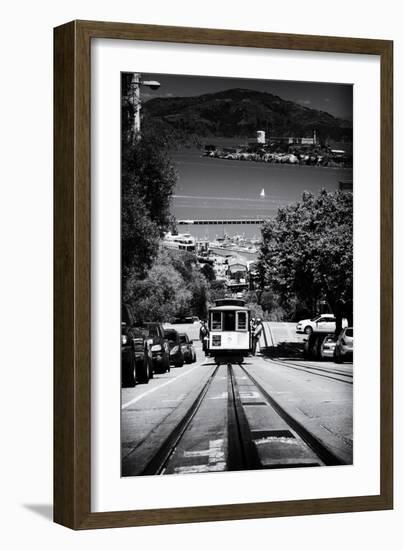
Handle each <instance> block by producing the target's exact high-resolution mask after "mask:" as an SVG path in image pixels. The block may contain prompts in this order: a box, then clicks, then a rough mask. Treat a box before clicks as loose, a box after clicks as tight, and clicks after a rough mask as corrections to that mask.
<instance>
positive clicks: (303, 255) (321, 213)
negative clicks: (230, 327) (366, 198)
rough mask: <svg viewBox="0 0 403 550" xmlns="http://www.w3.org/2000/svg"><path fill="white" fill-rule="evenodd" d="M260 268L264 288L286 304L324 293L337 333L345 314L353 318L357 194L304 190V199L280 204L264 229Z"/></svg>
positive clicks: (312, 298)
mask: <svg viewBox="0 0 403 550" xmlns="http://www.w3.org/2000/svg"><path fill="white" fill-rule="evenodd" d="M259 271H260V274H261V276H262V278H263V281H262V282H263V285H264V287H268V288H269V289H271V290H272V291H274V292H277V293H278V294H279V295H280V296H281V298H282V300H284V301H285V302H287V301H291V300H293V299H295V297H296V298H297V299H298V300H300V301H301V302H307V303H310V304H311V309H314V307H315V304H316V302H317V300H318V299H319V298H322V297H326V300H327V301H328V303H329V305H330V307H331V308H332V310H333V312H334V313H335V315H336V331H339V330H341V319H342V316H343V315H346V316H347V317H349V318H350V322H351V317H352V303H353V197H352V194H351V193H343V192H335V193H329V192H327V191H325V190H322V191H321V192H320V193H319V195H318V196H317V197H315V196H314V195H312V194H311V193H304V194H303V196H302V201H301V202H297V203H295V204H292V205H289V206H286V207H283V208H280V209H279V211H278V214H277V217H276V218H275V219H273V220H268V221H267V222H266V223H265V224H264V226H263V228H262V246H261V251H260V259H259Z"/></svg>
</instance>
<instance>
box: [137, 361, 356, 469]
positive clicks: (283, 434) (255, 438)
mask: <svg viewBox="0 0 403 550" xmlns="http://www.w3.org/2000/svg"><path fill="white" fill-rule="evenodd" d="M218 373H220V375H221V376H220V377H217V374H218ZM225 378H226V379H227V380H226V388H227V391H226V392H225V395H224V396H221V398H225V399H226V400H227V403H226V411H227V414H226V415H225V412H224V414H223V416H222V424H223V425H222V426H220V431H225V433H226V434H227V438H226V448H225V452H224V450H223V449H222V450H220V453H221V454H222V456H223V458H222V464H221V465H222V468H221V469H220V470H217V469H212V470H209V469H208V465H204V466H203V465H200V460H201V459H200V456H202V455H204V456H205V453H206V451H198V450H195V449H198V448H199V447H198V446H197V445H195V442H194V439H192V438H194V435H192V434H194V433H197V434H199V433H201V427H202V423H203V412H201V411H200V409H201V406H202V405H203V403H204V404H205V405H207V406H209V405H208V403H209V401H207V402H206V401H205V400H206V399H218V398H219V397H211V396H212V395H214V390H217V388H218V387H222V384H223V383H224V382H223V381H224V380H225ZM220 380H221V382H220ZM220 383H221V386H219V384H220ZM224 389H225V386H224ZM204 410H205V409H204ZM223 410H224V411H225V408H224V409H223ZM225 416H226V418H225ZM220 422H221V420H220ZM225 422H226V425H224V423H225ZM190 428H192V430H193V431H192V430H191V429H190ZM208 437H212V438H214V433H210V432H209V436H208ZM198 443H200V440H199V441H198ZM204 443H208V442H207V441H205V442H204ZM210 443H211V442H210ZM204 446H206V445H204ZM184 449H185V451H184ZM224 455H225V459H224ZM189 456H198V457H199V458H198V459H195V461H196V460H198V462H197V465H196V462H195V464H194V465H193V466H192V465H191V464H190V465H189V458H188V457H189ZM182 457H184V458H182ZM186 457H187V458H186ZM178 464H179V467H178V466H177V465H178ZM342 464H345V462H344V461H343V460H342V459H341V458H339V457H338V456H336V455H335V454H334V453H333V452H332V451H331V450H330V449H329V448H327V447H326V446H325V445H324V444H323V443H322V442H321V441H320V440H319V439H318V438H317V437H316V436H315V435H313V434H312V433H311V432H310V431H309V430H308V429H306V428H305V427H304V426H303V425H302V424H301V423H300V422H299V421H298V420H296V419H295V418H293V417H292V416H291V415H290V414H289V413H288V412H287V411H286V410H285V409H284V408H283V407H282V406H281V405H280V404H279V402H278V401H277V400H276V399H275V398H274V397H273V396H272V395H271V394H270V393H269V392H268V391H267V389H266V388H264V387H263V386H262V385H261V384H260V382H259V381H258V380H257V379H256V378H255V377H254V376H253V375H252V374H251V373H250V372H249V371H248V369H247V368H245V367H244V366H238V365H236V366H234V365H232V364H227V365H221V366H217V367H215V369H214V371H213V372H212V373H211V374H210V376H209V378H208V379H207V381H206V382H205V383H204V384H203V386H202V388H201V390H200V392H199V393H198V395H197V396H196V398H195V399H194V401H193V402H192V404H191V405H190V407H189V408H188V410H187V411H186V413H185V415H184V416H183V418H182V419H181V420H180V421H179V422H178V424H177V425H176V426H175V427H174V428H173V430H172V431H171V432H170V433H169V434H168V436H166V438H165V440H164V441H163V442H162V444H161V445H160V446H159V448H158V449H157V450H156V451H155V453H154V455H153V456H152V457H151V459H150V460H149V461H148V463H147V464H146V465H145V466H144V468H143V469H142V471H141V473H140V474H139V475H164V474H169V473H171V472H172V471H173V470H174V471H175V470H178V469H179V470H182V471H183V472H182V473H187V472H189V473H190V472H192V471H222V470H229V471H240V470H258V469H263V468H289V467H302V466H334V465H342ZM175 466H177V467H176V468H175ZM192 467H193V468H196V470H192ZM168 468H169V469H170V471H167V470H168ZM197 468H199V470H197ZM200 468H204V469H202V470H200Z"/></svg>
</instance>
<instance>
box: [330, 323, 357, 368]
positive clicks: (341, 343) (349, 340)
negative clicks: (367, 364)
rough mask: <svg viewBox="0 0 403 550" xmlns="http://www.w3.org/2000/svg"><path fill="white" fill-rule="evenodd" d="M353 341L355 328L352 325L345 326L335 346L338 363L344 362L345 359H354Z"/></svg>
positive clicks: (335, 356) (335, 357)
mask: <svg viewBox="0 0 403 550" xmlns="http://www.w3.org/2000/svg"><path fill="white" fill-rule="evenodd" d="M353 343H354V334H353V329H352V328H351V327H350V328H344V329H343V330H342V331H341V332H340V334H339V337H338V338H337V342H336V346H335V348H334V360H335V362H336V363H343V361H352V360H353Z"/></svg>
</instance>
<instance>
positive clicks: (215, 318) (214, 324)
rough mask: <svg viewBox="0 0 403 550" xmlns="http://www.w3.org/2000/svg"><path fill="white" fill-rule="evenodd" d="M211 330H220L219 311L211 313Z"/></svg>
mask: <svg viewBox="0 0 403 550" xmlns="http://www.w3.org/2000/svg"><path fill="white" fill-rule="evenodd" d="M211 330H222V328H221V311H213V312H212V314H211Z"/></svg>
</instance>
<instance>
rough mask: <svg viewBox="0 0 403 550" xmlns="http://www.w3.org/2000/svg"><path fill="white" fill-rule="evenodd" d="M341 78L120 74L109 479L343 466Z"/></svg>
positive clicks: (348, 296)
mask: <svg viewBox="0 0 403 550" xmlns="http://www.w3.org/2000/svg"><path fill="white" fill-rule="evenodd" d="M353 263H354V262H353V86H352V85H351V84H348V83H346V84H334V83H326V82H301V81H281V80H253V79H243V78H228V77H227V78H223V77H207V76H196V75H195V76H190V75H173V74H151V73H145V72H124V73H121V331H120V335H121V475H122V476H123V477H127V476H147V475H169V474H176V475H182V474H199V473H224V475H225V472H227V471H243V470H248V471H250V470H260V469H284V468H306V467H323V466H333V467H335V466H337V467H341V466H345V465H351V464H353V378H354V372H353V371H354V368H353V347H354V332H353V331H354V329H353V326H354V322H353Z"/></svg>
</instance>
